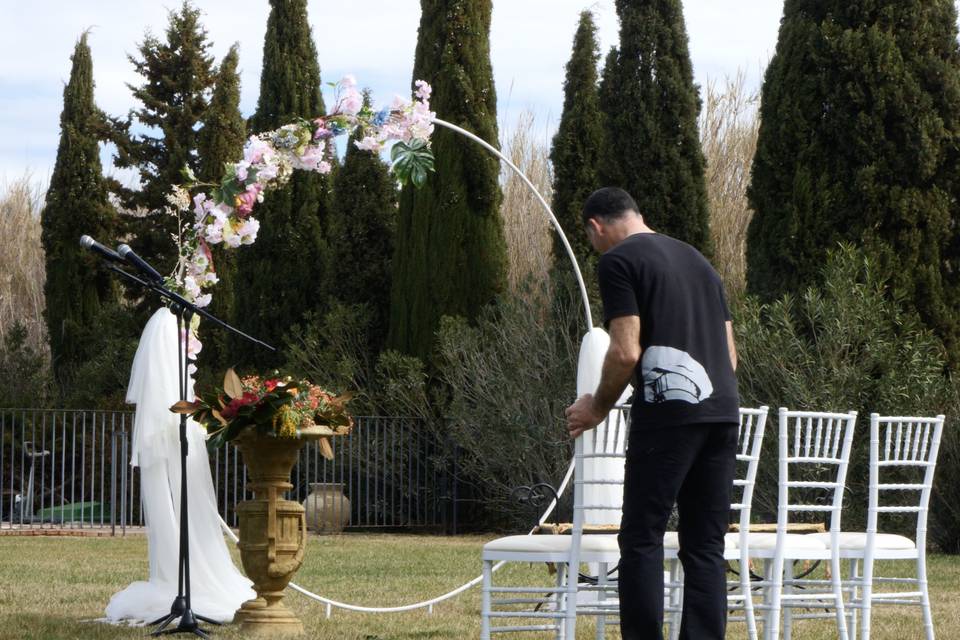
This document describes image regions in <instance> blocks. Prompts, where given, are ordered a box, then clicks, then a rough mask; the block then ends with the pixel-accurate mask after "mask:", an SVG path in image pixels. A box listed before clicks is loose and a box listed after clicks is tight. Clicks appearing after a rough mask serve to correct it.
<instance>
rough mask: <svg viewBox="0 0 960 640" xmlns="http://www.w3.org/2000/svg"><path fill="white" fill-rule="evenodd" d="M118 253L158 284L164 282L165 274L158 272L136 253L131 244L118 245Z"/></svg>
mask: <svg viewBox="0 0 960 640" xmlns="http://www.w3.org/2000/svg"><path fill="white" fill-rule="evenodd" d="M117 253H118V254H120V257H121V259H123V260H126V261H127V262H128V263H129V264H131V265H133V266H134V267H136V268H137V270H138V271H140V273H142V274H143V275H145V276H147V278H148V279H150V280H153V281H154V282H155V283H158V284H162V283H163V276H162V275H160V274H159V273H157V270H156V269H154V268H153V267H151V266H150V265H149V264H148V263H147V261H146V260H144V259H143V258H141V257H140V256H138V255H137V254H136V253H134V252H133V249H131V248H130V245H127V244H121V245H120V246H118V247H117Z"/></svg>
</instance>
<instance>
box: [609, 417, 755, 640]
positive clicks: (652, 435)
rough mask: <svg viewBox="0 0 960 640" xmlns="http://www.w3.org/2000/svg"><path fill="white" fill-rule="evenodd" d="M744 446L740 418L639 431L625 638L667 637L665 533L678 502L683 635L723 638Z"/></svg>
mask: <svg viewBox="0 0 960 640" xmlns="http://www.w3.org/2000/svg"><path fill="white" fill-rule="evenodd" d="M736 451H737V425H736V424H726V423H724V424H716V423H711V424H693V425H683V426H671V427H663V428H658V429H642V428H639V429H634V430H632V431H631V433H630V441H629V446H628V447H627V460H626V472H625V478H624V489H623V520H622V522H621V525H620V536H619V542H620V572H619V576H620V577H619V582H620V587H619V589H620V628H621V630H622V634H623V638H624V640H661V639H662V638H663V534H664V532H665V531H666V528H667V519H668V518H669V517H670V512H671V511H672V509H673V505H674V503H676V505H677V509H678V510H679V515H680V522H679V526H678V528H677V533H678V535H679V538H680V552H679V556H680V562H681V563H682V564H683V571H684V582H683V615H682V618H681V623H680V639H681V640H712V639H717V640H722V639H723V637H724V634H725V632H726V626H727V592H726V563H725V561H724V559H723V545H724V534H726V532H727V527H728V523H729V517H730V516H729V514H730V494H731V485H732V484H733V474H734V469H735V466H736Z"/></svg>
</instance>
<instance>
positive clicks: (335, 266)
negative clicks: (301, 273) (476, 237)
mask: <svg viewBox="0 0 960 640" xmlns="http://www.w3.org/2000/svg"><path fill="white" fill-rule="evenodd" d="M358 139H359V137H355V138H354V140H358ZM354 140H351V142H350V143H349V145H348V146H347V153H346V156H345V157H344V161H343V165H342V166H341V167H340V170H339V171H338V172H337V175H336V178H335V179H334V188H333V193H334V207H333V214H332V215H331V217H330V225H329V230H328V233H327V237H328V239H329V243H330V254H331V258H332V259H331V269H330V276H329V277H330V285H329V291H330V294H331V297H332V298H335V299H336V300H338V301H339V302H342V303H344V304H348V305H365V306H366V307H367V310H368V312H369V314H370V323H369V326H370V338H371V342H370V344H369V345H368V346H369V355H370V360H371V361H374V360H375V359H376V356H377V354H378V353H379V352H380V350H381V349H382V348H383V345H384V340H385V338H386V333H387V323H388V314H389V311H390V299H389V297H387V296H385V295H384V292H385V291H388V290H389V288H390V264H391V261H392V260H393V248H394V234H395V233H396V222H397V189H396V186H395V183H394V179H393V177H392V176H391V175H390V170H389V168H388V167H387V165H386V164H384V162H383V161H382V160H381V159H380V158H379V156H377V155H375V154H373V153H371V152H369V151H363V150H360V149H357V148H356V147H355V146H354V144H353V142H354Z"/></svg>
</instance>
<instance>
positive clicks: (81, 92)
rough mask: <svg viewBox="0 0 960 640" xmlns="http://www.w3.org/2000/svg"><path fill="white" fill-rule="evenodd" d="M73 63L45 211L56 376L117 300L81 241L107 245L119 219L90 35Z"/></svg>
mask: <svg viewBox="0 0 960 640" xmlns="http://www.w3.org/2000/svg"><path fill="white" fill-rule="evenodd" d="M71 59H72V60H73V66H72V68H71V70H70V80H69V81H68V82H67V86H66V87H65V88H64V90H63V112H62V113H61V114H60V145H59V147H58V148H57V160H56V164H55V165H54V169H53V175H52V176H51V178H50V188H49V190H48V191H47V198H46V207H44V209H43V213H42V214H41V224H42V228H43V232H42V242H43V248H44V251H45V253H46V272H47V279H46V283H45V284H44V289H43V291H44V297H45V298H46V309H45V312H44V313H45V319H46V322H47V329H48V332H49V336H50V352H51V356H52V360H53V368H54V372H55V374H56V375H57V377H58V378H62V374H63V373H64V372H65V371H67V370H68V369H69V368H71V367H72V366H73V365H75V364H77V363H79V362H80V361H81V360H82V359H83V358H84V357H85V354H86V351H85V349H84V343H83V340H81V339H80V338H79V336H81V335H83V333H84V332H86V331H89V330H90V329H91V325H92V324H93V322H94V319H95V318H96V317H97V316H98V314H99V313H100V312H101V309H102V307H104V306H106V305H109V304H110V303H111V302H113V301H114V300H115V288H114V285H113V281H112V278H111V277H110V276H109V274H107V273H105V272H104V271H103V270H102V269H99V268H98V265H97V259H96V258H95V257H94V256H93V255H91V254H89V253H87V252H86V251H84V250H83V249H82V248H81V247H80V244H79V239H80V234H83V233H86V234H88V235H91V236H93V237H95V238H96V239H98V240H99V241H100V242H102V243H104V244H109V243H110V242H111V240H113V238H114V234H115V233H116V229H115V217H116V215H115V212H114V210H113V208H112V207H111V206H110V204H109V201H108V199H107V190H106V186H105V184H104V180H103V176H102V174H101V165H100V148H99V144H98V139H97V131H98V130H99V129H100V127H99V123H100V122H101V120H102V117H103V115H102V113H100V111H99V110H98V109H97V107H96V105H95V104H94V100H93V60H92V58H91V55H90V47H89V46H88V45H87V34H86V33H84V34H83V35H82V36H80V39H79V40H78V41H77V44H76V47H75V48H74V51H73V56H72V58H71Z"/></svg>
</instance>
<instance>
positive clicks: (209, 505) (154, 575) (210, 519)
mask: <svg viewBox="0 0 960 640" xmlns="http://www.w3.org/2000/svg"><path fill="white" fill-rule="evenodd" d="M177 340H178V334H177V319H176V316H175V315H174V314H173V313H171V312H170V311H169V310H168V309H165V308H164V309H160V310H159V311H157V312H156V313H155V314H154V315H153V317H151V318H150V321H149V322H148V323H147V326H146V327H145V328H144V330H143V335H142V336H141V337H140V346H139V347H138V348H137V354H136V356H135V357H134V360H133V369H132V371H131V373H130V385H129V387H128V389H127V402H129V403H133V404H135V405H137V413H136V418H135V421H134V426H133V451H132V454H131V459H130V464H131V465H133V466H139V467H140V492H141V499H142V502H143V510H144V519H145V521H146V524H147V544H148V547H149V559H150V578H149V580H147V581H146V582H142V581H141V582H134V583H132V584H130V585H129V586H128V587H127V588H126V589H124V590H123V591H120V592H119V593H117V594H115V595H114V596H113V597H112V598H111V599H110V603H109V604H108V605H107V609H106V616H107V619H108V620H109V621H111V622H120V621H125V622H131V623H134V624H136V623H144V622H149V621H152V620H155V619H157V618H160V617H162V616H164V615H166V614H167V613H169V612H170V605H171V604H172V602H173V599H174V598H175V597H176V595H177V578H178V552H179V539H180V438H179V424H180V419H179V416H178V415H176V414H174V413H171V412H170V407H171V405H173V404H174V403H175V402H177V401H178V400H179V399H180V392H179V388H178V384H179V379H178V375H177V367H178V364H177ZM188 386H189V388H190V389H191V392H190V398H189V399H192V395H193V394H192V389H193V381H192V380H191V381H190V383H189V385H188ZM187 442H188V447H187V449H188V455H187V482H188V487H189V494H188V503H189V514H190V518H189V536H188V538H189V541H190V578H191V579H190V585H191V600H192V602H191V604H192V608H193V612H194V613H197V614H200V615H203V616H206V617H208V618H211V619H213V620H217V621H222V622H228V621H230V620H232V619H233V614H234V612H235V611H236V610H237V609H238V608H239V607H240V605H241V604H242V603H243V602H244V601H246V600H250V599H251V598H254V597H256V594H255V593H254V591H253V589H252V588H251V584H252V583H251V582H250V581H249V580H248V579H247V578H245V577H244V576H243V575H242V574H241V573H240V572H239V571H238V570H237V567H236V566H235V565H234V564H233V561H232V560H231V558H230V553H229V551H228V550H227V546H226V543H225V542H224V539H223V532H222V531H221V529H220V517H219V513H218V511H217V502H216V493H215V492H214V489H213V479H212V477H211V475H210V464H209V459H208V458H207V449H206V445H205V434H204V432H203V429H202V427H201V426H200V425H199V424H197V423H196V422H194V421H193V420H190V421H188V422H187Z"/></svg>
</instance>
